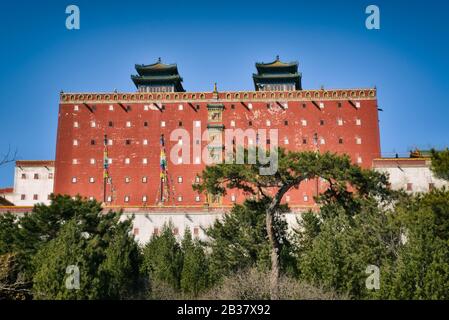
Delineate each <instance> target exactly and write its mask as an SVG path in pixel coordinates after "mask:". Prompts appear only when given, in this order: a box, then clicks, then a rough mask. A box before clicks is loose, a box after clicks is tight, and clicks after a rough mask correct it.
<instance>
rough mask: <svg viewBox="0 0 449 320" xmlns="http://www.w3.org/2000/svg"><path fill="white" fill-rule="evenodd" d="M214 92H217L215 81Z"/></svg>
mask: <svg viewBox="0 0 449 320" xmlns="http://www.w3.org/2000/svg"><path fill="white" fill-rule="evenodd" d="M214 92H218V90H217V83H216V82H215V83H214Z"/></svg>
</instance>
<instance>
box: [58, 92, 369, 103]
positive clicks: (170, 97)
mask: <svg viewBox="0 0 449 320" xmlns="http://www.w3.org/2000/svg"><path fill="white" fill-rule="evenodd" d="M375 99H377V89H376V88H371V89H366V88H365V89H335V90H299V91H228V92H220V93H218V100H220V101H221V102H241V101H249V102H252V101H254V102H257V101H260V102H266V101H285V102H287V101H332V100H375ZM161 101H163V102H173V103H175V102H192V101H198V102H209V103H214V102H215V103H216V102H217V99H214V98H213V93H212V92H153V93H144V92H128V93H126V92H107V93H104V92H103V93H95V92H86V93H67V92H62V93H61V94H60V103H61V104H64V103H79V104H82V103H152V102H161Z"/></svg>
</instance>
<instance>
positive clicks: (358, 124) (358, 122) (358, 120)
mask: <svg viewBox="0 0 449 320" xmlns="http://www.w3.org/2000/svg"><path fill="white" fill-rule="evenodd" d="M355 124H356V125H357V126H361V125H362V120H361V119H358V118H357V119H355Z"/></svg>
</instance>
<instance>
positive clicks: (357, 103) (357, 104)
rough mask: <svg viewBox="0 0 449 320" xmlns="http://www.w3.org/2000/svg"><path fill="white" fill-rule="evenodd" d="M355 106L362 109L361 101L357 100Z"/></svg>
mask: <svg viewBox="0 0 449 320" xmlns="http://www.w3.org/2000/svg"><path fill="white" fill-rule="evenodd" d="M355 107H356V108H357V109H360V102H358V101H357V102H356V103H355Z"/></svg>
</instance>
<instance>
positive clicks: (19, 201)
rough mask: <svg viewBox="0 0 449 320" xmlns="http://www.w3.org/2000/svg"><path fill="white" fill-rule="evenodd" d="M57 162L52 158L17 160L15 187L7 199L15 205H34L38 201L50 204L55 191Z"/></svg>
mask: <svg viewBox="0 0 449 320" xmlns="http://www.w3.org/2000/svg"><path fill="white" fill-rule="evenodd" d="M54 174H55V163H54V161H51V160H20V161H16V167H15V172H14V188H13V192H12V194H11V193H10V194H8V195H6V196H5V199H7V200H9V201H10V202H12V203H13V204H14V205H15V206H33V205H35V204H36V203H45V204H50V200H49V197H50V194H51V193H52V192H53V184H54Z"/></svg>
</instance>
